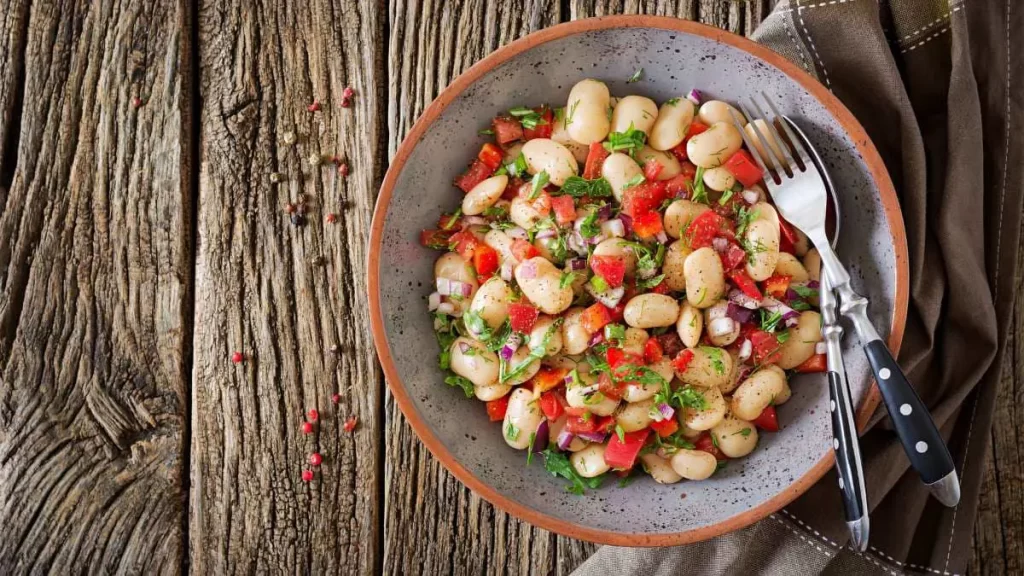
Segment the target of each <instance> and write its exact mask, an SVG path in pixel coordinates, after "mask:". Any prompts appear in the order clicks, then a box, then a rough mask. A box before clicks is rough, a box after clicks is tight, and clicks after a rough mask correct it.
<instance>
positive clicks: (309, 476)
mask: <svg viewBox="0 0 1024 576" xmlns="http://www.w3.org/2000/svg"><path fill="white" fill-rule="evenodd" d="M302 481H303V482H312V481H313V471H312V470H303V471H302Z"/></svg>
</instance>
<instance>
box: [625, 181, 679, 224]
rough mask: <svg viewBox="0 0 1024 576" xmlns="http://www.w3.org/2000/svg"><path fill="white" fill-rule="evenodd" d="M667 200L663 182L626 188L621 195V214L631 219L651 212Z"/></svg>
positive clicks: (665, 187)
mask: <svg viewBox="0 0 1024 576" xmlns="http://www.w3.org/2000/svg"><path fill="white" fill-rule="evenodd" d="M666 198H668V192H667V186H666V184H665V182H658V181H654V182H644V183H642V184H637V185H636V186H633V187H632V188H627V189H626V191H625V192H624V193H623V195H622V212H623V213H624V214H627V215H628V216H630V217H631V218H634V219H635V218H636V217H637V216H640V215H641V214H646V213H647V212H652V211H655V210H657V209H658V208H659V207H661V203H662V202H664V201H665V199H666Z"/></svg>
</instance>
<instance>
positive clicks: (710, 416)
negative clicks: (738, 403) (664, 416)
mask: <svg viewBox="0 0 1024 576" xmlns="http://www.w3.org/2000/svg"><path fill="white" fill-rule="evenodd" d="M693 390H694V391H696V392H697V393H698V394H700V395H701V396H703V397H704V400H706V401H707V407H705V408H704V409H703V410H697V409H695V408H683V423H685V424H686V425H687V426H688V427H689V428H690V429H691V430H701V431H703V430H710V429H712V428H714V427H715V426H717V425H718V423H719V422H721V421H722V419H723V418H725V413H726V411H727V409H728V407H727V406H726V405H725V398H723V397H722V393H721V392H719V391H718V388H694V389H693Z"/></svg>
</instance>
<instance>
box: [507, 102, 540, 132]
mask: <svg viewBox="0 0 1024 576" xmlns="http://www.w3.org/2000/svg"><path fill="white" fill-rule="evenodd" d="M508 113H509V114H511V115H512V116H515V117H516V118H518V119H519V123H520V124H522V125H523V128H526V129H527V130H534V129H536V128H537V126H543V125H545V124H547V121H546V120H544V118H543V117H542V116H541V115H540V114H538V113H537V111H536V110H533V109H532V108H526V107H523V106H519V107H516V108H513V109H511V110H509V111H508Z"/></svg>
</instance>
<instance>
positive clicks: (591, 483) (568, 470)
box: [541, 448, 604, 496]
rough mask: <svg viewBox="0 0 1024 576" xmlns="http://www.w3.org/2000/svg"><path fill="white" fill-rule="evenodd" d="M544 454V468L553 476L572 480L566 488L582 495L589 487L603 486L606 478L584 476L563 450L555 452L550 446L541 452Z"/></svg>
mask: <svg viewBox="0 0 1024 576" xmlns="http://www.w3.org/2000/svg"><path fill="white" fill-rule="evenodd" d="M541 454H542V455H543V456H544V468H545V469H547V471H548V472H550V473H551V475H552V476H561V477H562V478H565V479H566V480H568V481H569V482H570V484H569V486H567V487H566V490H568V491H569V492H571V493H572V494H576V495H577V496H582V495H583V494H584V493H586V491H587V488H590V489H591V490H596V489H597V488H600V487H601V482H602V481H603V480H604V478H603V477H602V476H598V477H596V478H584V477H582V476H580V475H579V474H578V473H577V472H576V469H575V468H573V467H572V464H570V463H569V459H568V458H566V456H565V455H564V454H562V453H561V452H555V451H553V450H551V449H550V448H548V449H546V450H544V451H543V452H541Z"/></svg>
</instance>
